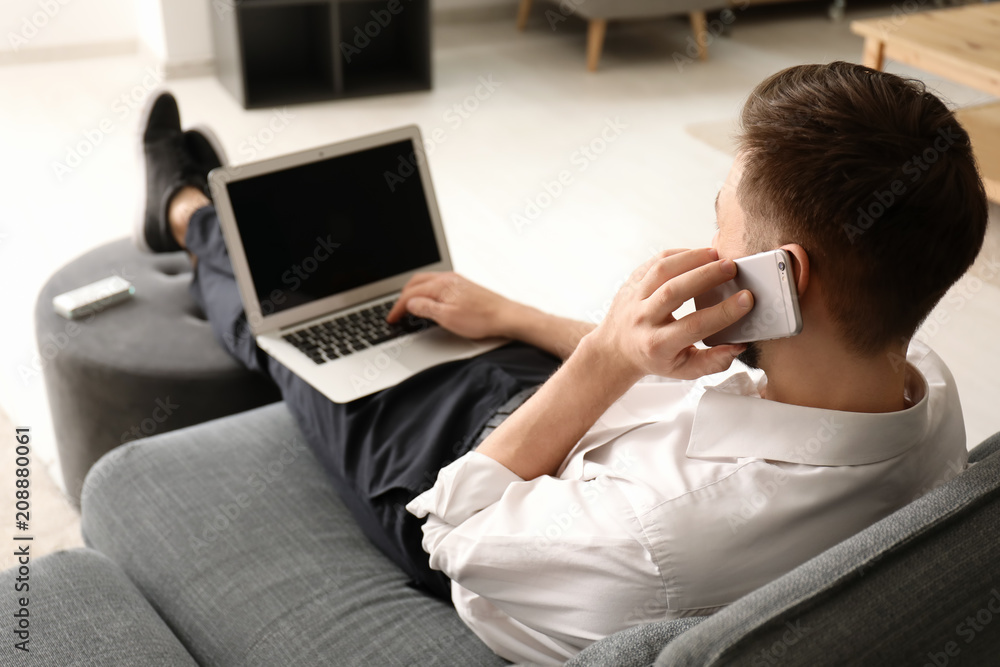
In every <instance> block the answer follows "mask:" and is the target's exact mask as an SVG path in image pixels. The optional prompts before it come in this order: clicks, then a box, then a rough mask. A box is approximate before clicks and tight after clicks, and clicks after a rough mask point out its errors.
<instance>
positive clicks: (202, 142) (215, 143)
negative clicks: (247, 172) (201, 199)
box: [184, 126, 228, 199]
mask: <svg viewBox="0 0 1000 667" xmlns="http://www.w3.org/2000/svg"><path fill="white" fill-rule="evenodd" d="M184 142H185V146H186V147H187V150H188V154H189V155H190V156H191V157H192V159H193V160H194V164H195V168H196V170H197V172H198V174H200V175H201V176H202V177H203V178H204V179H205V182H206V188H205V196H206V197H208V198H209V199H211V198H212V193H211V192H209V190H208V187H207V183H208V174H209V173H210V172H211V171H212V170H213V169H216V168H218V167H224V166H226V164H228V160H227V159H226V151H225V149H223V147H222V144H221V143H220V142H219V139H218V137H216V136H215V133H214V132H212V130H210V129H209V128H207V127H201V126H200V127H192V128H191V129H190V130H188V131H187V132H185V133H184Z"/></svg>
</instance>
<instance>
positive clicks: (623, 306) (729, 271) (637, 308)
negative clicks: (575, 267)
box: [586, 248, 753, 380]
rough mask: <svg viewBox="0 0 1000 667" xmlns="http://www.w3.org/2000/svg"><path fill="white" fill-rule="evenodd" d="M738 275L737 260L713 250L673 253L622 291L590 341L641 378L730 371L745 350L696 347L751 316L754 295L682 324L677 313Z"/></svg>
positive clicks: (689, 376)
mask: <svg viewBox="0 0 1000 667" xmlns="http://www.w3.org/2000/svg"><path fill="white" fill-rule="evenodd" d="M735 275H736V266H735V265H734V264H733V262H732V261H731V260H724V261H719V255H718V253H717V252H716V251H715V250H714V249H712V248H703V249H698V250H668V251H666V252H663V253H660V255H659V256H658V257H656V258H654V259H653V260H651V261H649V262H647V263H645V264H643V265H642V266H640V267H639V268H638V269H636V270H635V272H634V273H633V274H632V276H631V277H630V278H629V280H628V282H626V283H625V285H624V286H623V287H622V288H621V290H619V292H618V294H617V295H616V296H615V299H614V301H613V302H612V304H611V308H610V310H609V311H608V314H607V315H606V316H605V318H604V320H603V321H602V322H601V324H600V325H599V326H598V327H597V329H595V330H594V332H593V333H591V334H590V335H589V336H588V337H587V341H586V342H587V343H588V347H592V348H593V349H596V350H599V351H600V352H601V353H602V354H606V355H612V356H614V357H617V358H618V359H619V360H620V362H621V363H622V364H623V368H622V371H623V372H624V373H626V374H630V375H631V376H633V377H634V378H635V379H638V378H640V377H642V376H644V375H660V376H663V377H671V378H677V379H682V380H683V379H693V378H698V377H701V376H703V375H710V374H712V373H718V372H720V371H724V370H726V369H727V368H729V366H730V365H731V364H732V362H733V359H734V358H735V357H736V356H737V355H738V354H739V353H740V352H742V351H743V349H744V348H745V346H744V345H717V346H715V347H713V348H710V349H707V350H700V349H698V348H696V347H695V346H694V343H696V342H697V341H700V340H702V339H703V338H705V337H706V336H710V335H711V334H713V333H715V332H717V331H721V330H722V329H724V328H726V327H727V326H729V325H730V324H732V323H733V322H736V321H737V320H739V319H740V318H741V317H743V316H744V315H746V314H747V313H749V312H750V310H751V309H752V308H753V296H752V295H751V294H750V292H749V291H748V290H743V291H741V292H739V293H738V294H734V295H733V296H732V297H730V298H729V299H726V300H725V301H723V302H722V303H720V304H718V305H716V306H713V307H711V308H707V309H705V310H699V311H695V312H694V313H691V314H689V315H686V316H684V317H682V318H681V319H679V320H677V319H675V318H674V316H673V312H674V311H675V310H677V309H678V308H680V306H681V304H683V303H684V302H685V301H687V300H688V299H691V298H694V297H695V296H697V295H698V294H701V293H702V292H704V291H706V290H708V289H711V288H712V287H715V286H717V285H721V284H722V283H724V282H726V281H727V280H729V279H730V278H732V277H733V276H735Z"/></svg>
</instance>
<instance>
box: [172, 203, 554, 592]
mask: <svg viewBox="0 0 1000 667" xmlns="http://www.w3.org/2000/svg"><path fill="white" fill-rule="evenodd" d="M185 241H186V244H187V247H188V249H189V250H190V251H191V252H192V253H193V254H194V255H195V256H196V257H197V258H198V263H197V266H196V267H195V278H194V281H193V283H192V286H191V291H192V293H193V295H194V297H195V299H196V300H197V301H198V303H199V305H200V306H201V307H202V309H203V310H204V311H205V314H206V316H207V317H208V320H209V322H210V323H211V326H212V330H213V332H214V333H215V337H216V339H217V340H218V341H219V343H221V344H222V346H223V347H224V348H225V349H226V350H227V351H228V352H229V353H230V354H232V355H233V356H234V357H235V358H236V359H238V360H239V361H240V362H241V363H243V364H245V365H246V366H247V368H249V369H251V370H253V371H257V372H260V373H263V374H264V375H266V376H268V377H269V378H271V380H273V381H274V382H275V384H277V386H278V387H279V389H280V390H281V393H282V396H283V398H284V400H285V403H286V404H287V406H288V409H289V411H290V412H291V413H292V415H293V416H294V417H295V419H296V421H297V423H298V425H299V427H300V428H301V429H302V432H303V433H304V434H305V437H306V441H307V443H308V445H309V447H310V449H311V450H312V452H313V454H315V456H316V458H317V459H318V460H319V461H320V463H321V464H322V465H323V468H324V470H325V471H326V473H327V475H328V476H329V477H330V479H331V481H332V482H333V484H334V486H335V487H336V489H337V491H338V493H339V494H340V496H341V498H343V500H344V502H345V504H346V505H347V507H348V509H349V510H350V511H351V513H352V514H353V515H354V517H355V519H356V521H357V522H358V525H359V526H360V527H361V529H362V530H363V531H364V533H365V534H366V535H367V536H368V538H369V539H370V540H371V541H372V542H373V543H374V544H375V545H376V546H378V547H379V549H381V551H382V552H384V553H385V554H386V555H387V556H388V557H389V558H391V559H392V560H393V561H394V562H396V563H397V564H398V565H399V566H400V568H401V569H402V570H403V571H404V572H405V573H406V574H407V575H408V576H409V577H410V578H411V579H412V582H413V585H414V586H415V587H417V588H419V589H422V590H425V591H428V592H430V593H431V594H433V595H436V596H438V597H440V598H442V599H445V600H450V598H451V593H450V581H449V580H448V578H447V577H446V576H445V575H444V574H443V573H441V572H438V571H435V570H431V569H430V566H429V564H428V556H427V554H426V553H425V552H424V550H423V548H422V547H421V538H422V532H421V529H420V526H421V524H422V523H423V520H422V519H417V518H416V517H414V516H412V515H411V514H410V513H408V512H406V511H405V510H404V509H403V507H404V506H405V505H406V504H407V503H408V502H409V501H410V500H412V499H413V498H414V497H416V496H417V495H418V494H420V493H422V492H423V491H425V490H427V489H429V488H430V487H431V486H432V485H433V483H434V480H435V479H436V478H437V473H438V471H439V470H440V469H441V468H443V467H444V466H446V465H447V464H448V463H450V462H451V461H454V460H455V459H457V458H458V457H460V456H462V455H463V454H465V453H466V452H468V451H469V450H470V449H471V448H472V447H473V445H474V444H475V440H476V436H477V435H478V434H479V432H480V430H481V429H482V428H483V426H484V425H485V424H486V422H487V421H488V420H489V419H490V418H491V417H492V416H493V414H494V413H495V412H496V410H497V408H499V407H500V406H501V405H503V404H504V403H506V402H507V401H508V399H510V398H511V397H512V396H514V395H515V394H518V393H519V392H521V391H523V390H525V389H528V388H530V387H533V386H536V385H538V384H541V383H542V382H544V381H545V380H546V379H547V378H548V377H549V375H551V374H552V372H553V371H554V370H555V369H556V367H557V366H558V365H559V360H558V359H556V358H555V357H553V356H551V355H549V354H547V353H545V352H543V351H541V350H539V349H537V348H534V347H531V346H528V345H524V344H521V343H511V344H508V345H505V346H503V347H501V348H498V349H496V350H493V351H491V352H487V353H485V354H482V355H480V356H478V357H475V358H473V359H467V360H460V361H454V362H450V363H447V364H441V365H439V366H434V367H432V368H429V369H427V370H425V371H423V372H421V373H418V374H417V375H415V376H413V377H411V378H409V379H408V380H406V381H404V382H402V383H400V384H398V385H396V386H394V387H390V388H388V389H384V390H382V391H380V392H378V393H376V394H372V395H370V396H365V397H363V398H360V399H358V400H356V401H353V402H351V403H346V404H338V403H334V402H332V401H330V400H329V399H328V398H327V397H326V396H324V395H323V394H321V393H320V392H318V391H317V390H316V389H314V388H313V387H312V386H310V385H309V384H307V383H306V382H305V381H303V380H302V379H301V378H299V377H298V376H297V375H294V374H293V373H291V372H290V371H289V370H288V369H287V368H285V367H284V366H283V365H281V364H279V363H278V362H276V361H275V360H274V359H272V358H271V357H270V356H269V355H267V354H266V353H265V352H264V351H263V350H261V349H260V348H259V347H257V344H256V342H255V341H254V338H253V335H252V334H251V333H250V329H249V326H248V324H247V320H246V315H245V314H244V312H243V304H242V302H241V301H240V295H239V291H238V289H237V286H236V280H235V277H234V275H233V269H232V265H231V264H230V261H229V254H228V252H227V250H226V245H225V242H224V240H223V237H222V230H221V228H220V227H219V220H218V217H217V216H216V213H215V209H214V207H211V206H208V207H205V208H203V209H201V210H199V211H197V212H196V213H195V214H194V215H193V216H192V218H191V225H190V227H189V228H188V232H187V237H186V239H185Z"/></svg>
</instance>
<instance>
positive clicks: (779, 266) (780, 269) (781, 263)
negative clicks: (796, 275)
mask: <svg viewBox="0 0 1000 667" xmlns="http://www.w3.org/2000/svg"><path fill="white" fill-rule="evenodd" d="M778 270H779V271H784V270H785V263H784V262H778Z"/></svg>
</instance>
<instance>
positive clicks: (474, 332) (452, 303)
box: [386, 272, 526, 340]
mask: <svg viewBox="0 0 1000 667" xmlns="http://www.w3.org/2000/svg"><path fill="white" fill-rule="evenodd" d="M524 308H526V307H525V306H523V305H521V304H519V303H517V302H515V301H511V300H510V299H508V298H506V297H503V296H500V295H499V294H497V293H496V292H491V291H490V290H488V289H486V288H485V287H482V286H480V285H477V284H476V283H474V282H472V281H471V280H469V279H467V278H464V277H462V276H460V275H458V274H457V273H451V272H449V273H418V274H416V275H415V276H413V277H412V278H410V281H409V282H408V283H406V287H404V288H403V292H402V294H401V295H400V297H399V300H398V301H396V305H395V306H393V307H392V310H390V311H389V314H388V315H387V316H386V320H387V321H388V322H389V323H390V324H392V323H395V322H397V321H398V320H399V318H401V317H403V315H405V314H406V313H407V312H409V313H411V314H413V315H416V316H417V317H426V318H427V319H430V320H434V321H435V322H437V323H438V324H439V325H441V326H442V327H444V328H445V329H447V330H448V331H451V332H452V333H456V334H458V335H459V336H464V337H465V338H471V339H473V340H476V339H479V338H489V337H492V336H502V337H505V338H510V337H512V330H511V327H512V323H513V322H514V321H515V320H516V318H517V317H518V311H519V310H520V309H524Z"/></svg>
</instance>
